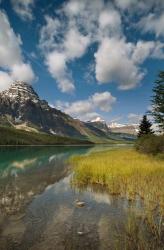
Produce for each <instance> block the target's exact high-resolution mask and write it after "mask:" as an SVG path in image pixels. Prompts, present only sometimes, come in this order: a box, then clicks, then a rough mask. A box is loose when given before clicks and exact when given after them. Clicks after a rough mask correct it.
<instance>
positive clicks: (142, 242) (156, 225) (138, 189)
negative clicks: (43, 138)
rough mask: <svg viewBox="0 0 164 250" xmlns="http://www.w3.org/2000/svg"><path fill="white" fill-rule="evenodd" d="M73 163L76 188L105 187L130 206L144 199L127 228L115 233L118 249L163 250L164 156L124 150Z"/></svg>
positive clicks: (81, 157)
mask: <svg viewBox="0 0 164 250" xmlns="http://www.w3.org/2000/svg"><path fill="white" fill-rule="evenodd" d="M69 161H70V163H71V164H72V165H73V170H74V172H73V173H74V174H73V177H72V185H75V186H78V187H81V186H82V187H83V188H84V187H85V186H87V185H95V184H98V185H102V186H104V187H105V188H106V189H108V191H109V193H110V194H111V195H119V196H121V197H125V198H127V199H128V200H129V202H130V203H131V202H133V201H134V203H135V201H137V200H138V198H140V201H141V204H142V209H141V210H140V211H137V210H135V209H134V210H132V211H129V213H128V217H127V218H126V219H125V222H124V224H123V228H122V229H121V228H118V229H117V230H116V233H114V232H113V234H114V235H115V236H114V237H116V242H117V243H118V246H117V244H116V246H117V247H116V248H115V249H127V250H131V249H145V250H148V249H149V250H150V249H153V250H155V249H163V248H162V246H163V244H164V221H163V218H164V188H163V184H164V156H163V155H158V156H150V155H144V154H141V153H138V152H136V151H135V150H134V149H128V148H126V149H125V148H124V149H113V150H110V151H104V152H96V153H91V154H89V155H85V156H74V157H72V158H70V160H69ZM136 206H137V203H136ZM116 228H117V225H116ZM119 230H120V231H119ZM123 242H124V243H123ZM119 244H120V245H119Z"/></svg>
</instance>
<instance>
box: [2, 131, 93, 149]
mask: <svg viewBox="0 0 164 250" xmlns="http://www.w3.org/2000/svg"><path fill="white" fill-rule="evenodd" d="M68 144H74V145H77V144H91V142H89V141H87V140H79V139H74V138H69V137H62V136H55V135H48V134H46V133H35V132H26V131H23V130H17V129H14V128H10V127H3V126H1V127H0V145H68Z"/></svg>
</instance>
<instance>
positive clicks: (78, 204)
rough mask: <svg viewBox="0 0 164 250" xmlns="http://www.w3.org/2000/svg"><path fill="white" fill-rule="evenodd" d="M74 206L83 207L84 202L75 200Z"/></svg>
mask: <svg viewBox="0 0 164 250" xmlns="http://www.w3.org/2000/svg"><path fill="white" fill-rule="evenodd" d="M76 206H77V207H84V206H85V202H84V201H79V200H76Z"/></svg>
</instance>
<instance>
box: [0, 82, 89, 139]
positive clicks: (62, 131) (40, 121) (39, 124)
mask: <svg viewBox="0 0 164 250" xmlns="http://www.w3.org/2000/svg"><path fill="white" fill-rule="evenodd" d="M0 116H1V123H2V121H3V122H5V123H7V122H8V123H9V124H13V125H18V124H24V123H26V124H27V125H28V126H31V127H35V128H37V129H38V130H40V131H44V132H47V133H51V134H58V135H67V136H76V137H83V136H87V134H88V128H86V127H85V125H84V124H83V123H82V122H80V121H76V120H74V119H73V118H72V117H70V116H69V115H67V114H65V113H63V112H61V111H60V110H57V109H55V108H52V107H50V106H49V105H48V103H47V102H46V101H45V100H40V98H39V96H38V95H37V93H36V92H35V91H34V89H33V88H32V87H31V86H30V85H28V84H27V83H24V82H20V81H16V82H14V83H13V84H12V85H11V87H10V88H9V89H8V90H6V91H3V92H1V93H0Z"/></svg>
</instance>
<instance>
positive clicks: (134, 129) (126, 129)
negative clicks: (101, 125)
mask: <svg viewBox="0 0 164 250" xmlns="http://www.w3.org/2000/svg"><path fill="white" fill-rule="evenodd" d="M108 127H109V128H110V130H111V132H114V133H126V134H131V135H137V133H138V128H139V124H119V123H116V122H112V123H110V124H109V125H108Z"/></svg>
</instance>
